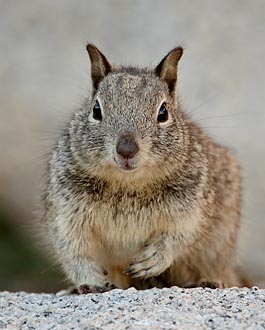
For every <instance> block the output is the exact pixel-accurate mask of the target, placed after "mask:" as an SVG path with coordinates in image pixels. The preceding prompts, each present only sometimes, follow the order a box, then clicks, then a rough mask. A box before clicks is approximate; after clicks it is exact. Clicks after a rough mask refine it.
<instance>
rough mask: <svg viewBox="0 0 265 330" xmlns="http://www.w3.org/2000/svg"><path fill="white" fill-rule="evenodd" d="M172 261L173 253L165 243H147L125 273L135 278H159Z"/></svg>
mask: <svg viewBox="0 0 265 330" xmlns="http://www.w3.org/2000/svg"><path fill="white" fill-rule="evenodd" d="M172 261H173V253H172V252H171V249H170V246H169V245H168V244H167V243H166V242H165V241H156V242H147V243H146V244H144V248H143V250H142V251H141V252H140V253H138V254H137V255H136V256H135V257H134V258H133V259H132V261H131V263H130V265H129V267H128V268H127V269H126V270H125V273H126V274H128V275H130V276H131V277H134V278H136V277H139V278H140V277H141V278H149V277H152V276H158V275H159V274H161V273H162V272H163V271H165V270H166V269H167V268H168V267H169V266H170V265H171V263H172Z"/></svg>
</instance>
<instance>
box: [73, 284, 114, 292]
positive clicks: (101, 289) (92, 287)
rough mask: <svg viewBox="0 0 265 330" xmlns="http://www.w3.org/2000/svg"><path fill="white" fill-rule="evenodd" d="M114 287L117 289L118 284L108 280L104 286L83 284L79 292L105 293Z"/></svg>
mask: <svg viewBox="0 0 265 330" xmlns="http://www.w3.org/2000/svg"><path fill="white" fill-rule="evenodd" d="M113 289H116V286H115V285H114V284H112V283H110V282H106V283H105V285H104V286H97V285H88V284H81V285H80V286H79V289H78V292H79V294H88V293H103V292H107V291H110V290H113Z"/></svg>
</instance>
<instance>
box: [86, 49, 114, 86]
mask: <svg viewBox="0 0 265 330" xmlns="http://www.w3.org/2000/svg"><path fill="white" fill-rule="evenodd" d="M86 49H87V52H88V55H89V57H90V60H91V77H92V82H93V87H94V91H95V90H97V88H98V85H99V83H100V82H101V80H102V79H103V78H104V77H105V76H106V75H107V74H108V73H109V72H111V71H112V67H111V65H110V64H109V62H108V60H107V59H106V57H105V56H104V55H103V54H102V53H101V52H100V51H99V50H98V49H97V47H95V46H94V45H91V44H88V45H87V46H86Z"/></svg>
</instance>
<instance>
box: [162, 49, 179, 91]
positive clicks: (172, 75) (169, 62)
mask: <svg viewBox="0 0 265 330" xmlns="http://www.w3.org/2000/svg"><path fill="white" fill-rule="evenodd" d="M182 54H183V48H181V47H177V48H174V49H173V50H171V52H169V53H168V54H167V55H166V56H165V57H164V58H163V59H162V61H161V62H160V63H159V64H158V66H157V67H156V68H155V73H156V74H157V75H158V77H159V78H160V79H161V80H162V81H164V82H165V83H166V84H167V86H168V90H169V93H170V94H171V95H172V96H173V97H176V94H177V91H176V85H177V77H178V62H179V60H180V58H181V56H182Z"/></svg>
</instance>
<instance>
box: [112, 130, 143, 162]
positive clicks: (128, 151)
mask: <svg viewBox="0 0 265 330" xmlns="http://www.w3.org/2000/svg"><path fill="white" fill-rule="evenodd" d="M116 151H117V153H118V154H119V155H121V156H122V157H124V158H133V157H134V156H135V155H136V154H137V152H138V151H139V147H138V145H137V143H136V141H135V140H134V137H133V136H131V135H122V136H121V137H120V138H119V140H118V143H117V146H116Z"/></svg>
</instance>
